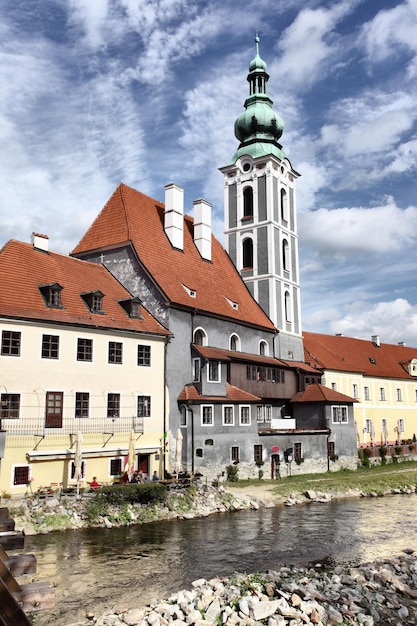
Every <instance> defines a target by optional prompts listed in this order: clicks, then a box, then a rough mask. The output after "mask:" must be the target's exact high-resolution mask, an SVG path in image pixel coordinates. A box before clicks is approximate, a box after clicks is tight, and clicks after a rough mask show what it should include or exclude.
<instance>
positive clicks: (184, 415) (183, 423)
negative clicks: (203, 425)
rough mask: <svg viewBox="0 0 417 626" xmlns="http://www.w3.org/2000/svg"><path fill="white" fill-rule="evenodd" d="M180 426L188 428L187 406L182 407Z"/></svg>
mask: <svg viewBox="0 0 417 626" xmlns="http://www.w3.org/2000/svg"><path fill="white" fill-rule="evenodd" d="M180 426H187V407H185V406H182V407H181V412H180Z"/></svg>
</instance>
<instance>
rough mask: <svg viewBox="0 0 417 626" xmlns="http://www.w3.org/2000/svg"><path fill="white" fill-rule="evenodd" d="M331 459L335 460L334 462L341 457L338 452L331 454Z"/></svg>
mask: <svg viewBox="0 0 417 626" xmlns="http://www.w3.org/2000/svg"><path fill="white" fill-rule="evenodd" d="M329 459H330V460H331V461H333V463H336V461H337V460H338V459H339V455H338V454H331V455H330V456H329Z"/></svg>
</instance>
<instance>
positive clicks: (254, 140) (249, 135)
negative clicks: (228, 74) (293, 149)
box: [231, 32, 285, 164]
mask: <svg viewBox="0 0 417 626" xmlns="http://www.w3.org/2000/svg"><path fill="white" fill-rule="evenodd" d="M247 80H248V83H249V97H248V98H246V100H245V104H244V106H245V111H244V112H243V113H241V114H240V115H239V117H238V118H237V120H236V122H235V136H236V139H238V140H239V141H240V145H239V148H238V150H237V151H236V152H235V154H234V155H233V157H232V160H231V164H232V163H236V161H237V160H238V159H239V158H240V157H241V156H242V155H243V154H249V155H250V156H252V157H254V158H255V157H257V156H264V155H265V154H273V155H274V156H276V157H278V158H279V159H283V158H285V154H284V153H283V151H282V146H281V144H280V143H278V140H279V138H280V137H281V135H282V132H283V130H284V122H283V120H282V118H281V116H280V115H278V113H275V111H274V110H273V109H272V105H273V100H272V99H271V98H270V97H269V96H268V95H267V92H266V88H267V83H268V80H269V75H268V74H267V71H266V63H265V61H264V60H263V59H262V58H261V56H260V54H259V36H258V32H256V36H255V56H254V58H253V59H252V61H251V62H250V63H249V73H248V76H247Z"/></svg>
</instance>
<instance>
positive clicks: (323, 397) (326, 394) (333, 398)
mask: <svg viewBox="0 0 417 626" xmlns="http://www.w3.org/2000/svg"><path fill="white" fill-rule="evenodd" d="M291 402H324V403H329V402H337V403H338V404H340V403H342V402H343V403H344V404H346V403H350V404H351V403H352V402H357V400H355V399H354V398H351V397H350V396H345V394H344V393H339V392H338V391H336V390H334V389H329V388H328V387H325V386H324V385H320V384H317V385H308V387H307V388H306V389H305V390H304V391H298V392H297V393H296V394H295V395H294V396H293V397H292V398H291Z"/></svg>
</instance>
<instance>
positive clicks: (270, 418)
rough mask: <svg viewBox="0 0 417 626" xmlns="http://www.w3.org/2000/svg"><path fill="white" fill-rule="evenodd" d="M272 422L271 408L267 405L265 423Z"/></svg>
mask: <svg viewBox="0 0 417 626" xmlns="http://www.w3.org/2000/svg"><path fill="white" fill-rule="evenodd" d="M271 420H272V406H271V405H270V404H267V405H266V406H265V422H270V421H271Z"/></svg>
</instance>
